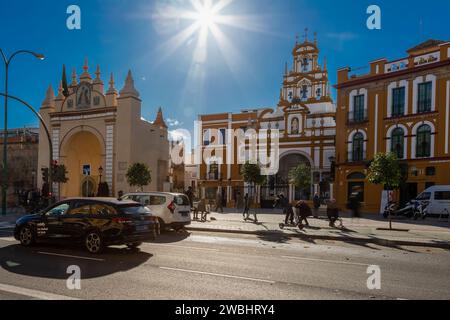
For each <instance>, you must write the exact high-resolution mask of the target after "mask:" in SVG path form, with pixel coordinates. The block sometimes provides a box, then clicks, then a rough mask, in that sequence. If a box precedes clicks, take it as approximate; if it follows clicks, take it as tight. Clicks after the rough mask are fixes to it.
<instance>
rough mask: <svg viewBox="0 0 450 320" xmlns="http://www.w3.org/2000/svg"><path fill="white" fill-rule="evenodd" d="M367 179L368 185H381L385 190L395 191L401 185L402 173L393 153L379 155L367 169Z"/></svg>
mask: <svg viewBox="0 0 450 320" xmlns="http://www.w3.org/2000/svg"><path fill="white" fill-rule="evenodd" d="M367 179H368V180H369V182H370V183H373V184H378V185H383V187H384V189H385V190H396V189H398V188H400V186H401V183H402V171H401V168H400V164H399V161H398V158H397V156H396V155H395V154H394V153H388V154H384V153H379V154H377V155H376V156H375V159H374V160H373V161H372V164H371V165H370V168H369V174H368V176H367Z"/></svg>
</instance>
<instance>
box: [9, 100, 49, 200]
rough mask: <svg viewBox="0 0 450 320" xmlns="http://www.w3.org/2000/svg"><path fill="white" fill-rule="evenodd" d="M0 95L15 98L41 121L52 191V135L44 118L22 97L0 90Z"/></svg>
mask: <svg viewBox="0 0 450 320" xmlns="http://www.w3.org/2000/svg"><path fill="white" fill-rule="evenodd" d="M0 96H3V97H5V98H6V99H12V100H16V101H18V102H20V103H21V104H23V105H25V106H26V107H27V108H28V109H30V110H31V111H32V112H33V113H34V114H35V115H36V117H38V119H39V121H40V122H41V124H42V127H43V128H44V130H45V133H46V135H47V139H48V145H49V148H48V149H49V156H50V157H49V164H48V185H49V187H50V192H53V191H52V188H53V177H52V165H53V144H52V137H51V135H50V130H49V129H48V126H47V124H46V123H45V121H44V119H43V118H42V116H41V115H40V114H39V112H37V111H36V109H35V108H33V107H32V106H31V105H30V104H28V103H26V102H25V101H23V100H22V99H20V98H17V97H14V96H10V95H6V94H4V93H1V92H0ZM50 204H52V197H50Z"/></svg>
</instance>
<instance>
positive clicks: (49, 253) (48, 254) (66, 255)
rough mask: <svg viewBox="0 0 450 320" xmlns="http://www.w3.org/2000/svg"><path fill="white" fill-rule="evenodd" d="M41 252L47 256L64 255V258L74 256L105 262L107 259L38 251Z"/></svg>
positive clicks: (75, 257)
mask: <svg viewBox="0 0 450 320" xmlns="http://www.w3.org/2000/svg"><path fill="white" fill-rule="evenodd" d="M38 253H39V254H45V255H47V256H57V257H64V258H74V259H83V260H92V261H99V262H104V261H105V259H97V258H89V257H82V256H72V255H68V254H59V253H52V252H41V251H39V252H38Z"/></svg>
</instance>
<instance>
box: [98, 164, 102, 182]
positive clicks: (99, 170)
mask: <svg viewBox="0 0 450 320" xmlns="http://www.w3.org/2000/svg"><path fill="white" fill-rule="evenodd" d="M98 173H99V174H100V184H102V175H103V167H102V166H100V168H98Z"/></svg>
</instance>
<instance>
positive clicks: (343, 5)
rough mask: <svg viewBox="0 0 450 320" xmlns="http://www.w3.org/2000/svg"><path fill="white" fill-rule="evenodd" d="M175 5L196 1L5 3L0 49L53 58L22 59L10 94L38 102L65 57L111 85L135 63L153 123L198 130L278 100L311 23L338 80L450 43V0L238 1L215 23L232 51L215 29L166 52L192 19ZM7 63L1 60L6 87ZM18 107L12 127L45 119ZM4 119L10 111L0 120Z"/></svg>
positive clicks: (70, 64)
mask: <svg viewBox="0 0 450 320" xmlns="http://www.w3.org/2000/svg"><path fill="white" fill-rule="evenodd" d="M71 4H76V5H78V6H79V7H80V8H81V12H82V16H81V23H82V29H81V30H80V31H70V30H68V29H67V27H66V19H67V17H68V15H67V14H66V9H67V7H68V6H69V5H71ZM371 4H377V5H379V6H380V7H381V10H382V30H381V31H369V30H368V29H367V27H366V20H367V17H368V15H367V14H366V9H367V7H368V6H369V5H371ZM174 9H183V10H192V6H191V4H190V2H189V1H188V0H185V1H184V0H133V1H129V0H86V1H84V0H72V1H65V0H53V1H51V0H41V1H29V0H14V1H7V0H1V1H0V47H1V48H2V49H3V50H4V51H6V52H7V53H11V52H13V51H14V50H18V49H30V50H34V51H38V52H42V53H44V54H45V55H46V57H47V58H46V60H45V61H38V60H35V59H33V58H32V57H28V56H20V57H17V58H16V59H15V61H14V62H13V64H12V65H11V71H10V94H14V95H17V96H19V97H21V98H22V99H24V100H26V101H27V102H29V103H30V104H32V105H34V106H36V107H39V106H40V104H41V102H42V100H43V99H44V96H45V91H46V88H47V87H48V85H49V84H50V83H51V84H52V85H53V87H54V88H55V89H56V88H57V85H58V81H59V80H60V77H61V68H62V64H66V66H67V69H68V73H69V75H70V73H71V70H72V68H73V67H76V68H77V73H78V75H80V74H81V71H82V69H81V67H82V65H83V61H84V58H85V57H87V58H88V59H89V63H90V67H91V69H90V72H91V73H93V72H94V71H95V66H96V65H97V64H99V65H100V67H101V70H102V78H103V80H104V82H105V84H106V83H107V80H108V78H109V74H110V73H111V72H113V73H114V75H115V78H116V87H118V89H120V88H121V87H122V85H123V81H124V79H125V76H126V73H127V71H128V69H131V70H132V72H133V74H134V77H135V81H136V87H137V89H138V90H139V91H140V93H141V97H142V100H143V116H144V117H145V118H147V119H150V120H153V119H154V117H155V113H156V110H157V108H158V107H159V106H161V107H163V110H164V114H165V117H166V118H169V119H171V120H172V121H169V122H170V123H171V124H172V125H174V126H172V127H171V128H173V129H175V128H178V127H182V128H187V129H191V128H192V127H193V121H194V120H195V119H196V118H197V115H198V114H205V113H215V112H225V111H234V112H236V111H239V110H240V109H243V108H249V107H263V106H264V107H265V106H275V105H276V103H277V101H278V96H279V90H280V86H281V81H282V72H283V69H284V62H285V61H289V62H291V51H292V48H293V45H294V43H295V36H296V34H300V35H302V34H303V33H304V31H303V30H304V29H305V28H306V27H308V28H309V30H310V37H312V33H313V32H314V31H316V32H317V33H318V40H319V46H320V49H321V55H322V58H323V56H326V57H327V60H328V69H329V72H330V74H329V76H330V80H331V83H332V84H335V82H336V70H337V69H338V68H339V67H342V66H352V67H360V66H367V65H368V61H371V60H374V59H377V58H381V57H387V58H388V59H396V58H400V57H403V56H404V55H405V51H406V50H407V49H409V48H410V47H412V46H414V45H416V44H418V43H419V42H421V41H423V40H426V39H429V38H434V39H441V40H450V28H449V27H448V21H447V20H448V17H449V14H448V13H449V12H450V2H449V1H447V0H429V1H427V2H423V1H416V0H412V1H400V0H390V1H385V0H378V1H376V2H373V1H365V0H358V1H355V0H352V1H350V0H341V1H332V0H314V1H311V0H309V1H304V0H235V1H234V2H231V3H230V4H229V5H228V6H226V7H225V8H224V9H223V10H222V11H221V12H220V14H221V15H222V16H239V19H235V20H236V21H237V23H236V24H234V25H233V24H232V25H220V24H217V27H218V28H219V30H220V31H221V32H222V33H223V34H225V35H226V37H227V39H228V40H229V41H228V42H227V44H228V46H226V50H223V47H224V42H223V41H222V42H221V41H216V38H215V37H214V35H213V33H212V32H208V35H207V39H208V42H207V45H206V46H204V48H203V51H202V52H201V53H200V58H199V57H198V53H197V54H196V53H195V52H196V46H197V42H198V38H199V32H195V33H194V34H192V35H191V36H190V37H188V38H187V39H185V40H184V41H182V42H180V43H178V46H177V47H176V48H175V49H174V50H172V52H171V54H170V55H167V53H168V51H169V50H168V47H166V45H165V44H167V41H168V40H169V39H170V38H172V37H173V36H175V35H176V34H178V33H179V32H182V31H183V30H186V29H187V28H188V27H189V26H190V25H191V23H192V22H191V21H187V20H184V19H181V20H176V19H173V18H171V19H168V18H165V17H166V16H167V14H168V13H170V12H172V10H174ZM3 70H4V69H3V65H2V64H0V88H3V81H4V76H3V73H4V72H3ZM364 71H365V70H362V72H364ZM0 91H3V90H2V89H0ZM0 105H1V106H2V105H3V102H1V103H0ZM11 105H12V107H11V110H10V118H9V126H10V127H21V126H25V125H37V121H36V119H35V118H34V117H33V115H32V114H31V113H30V112H28V111H26V110H24V109H23V108H22V107H21V106H20V105H17V104H15V103H11ZM2 116H3V111H1V112H0V121H1V122H0V123H1V124H3V119H2V118H1V117H2ZM176 124H178V126H177V125H176Z"/></svg>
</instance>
